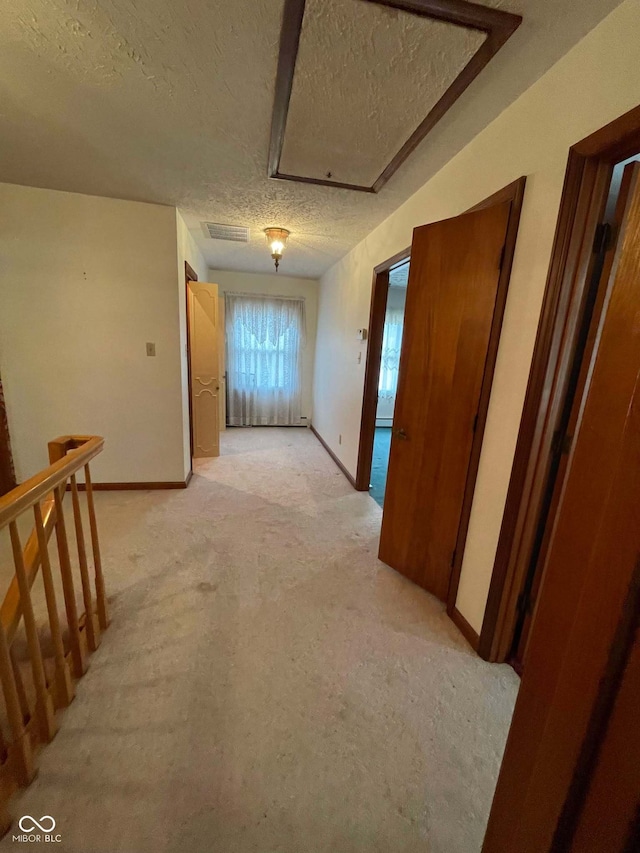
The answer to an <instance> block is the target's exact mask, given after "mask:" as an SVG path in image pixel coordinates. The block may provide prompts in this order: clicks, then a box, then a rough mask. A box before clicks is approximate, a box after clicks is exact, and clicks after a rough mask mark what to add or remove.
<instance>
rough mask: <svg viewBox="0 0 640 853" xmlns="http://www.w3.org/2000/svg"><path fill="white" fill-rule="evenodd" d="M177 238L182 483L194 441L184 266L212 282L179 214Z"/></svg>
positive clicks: (187, 471)
mask: <svg viewBox="0 0 640 853" xmlns="http://www.w3.org/2000/svg"><path fill="white" fill-rule="evenodd" d="M176 236H177V243H178V291H177V299H178V313H179V320H180V381H181V383H182V401H181V405H182V457H183V466H184V470H183V479H184V478H185V477H186V476H187V474H188V473H189V471H190V470H191V441H190V435H189V433H190V425H189V365H188V356H187V293H186V275H185V266H184V262H185V261H187V263H188V264H189V266H190V267H191V268H192V269H193V271H194V272H195V274H196V275H197V276H198V281H209V278H208V276H209V269H208V267H207V262H206V261H205V259H204V257H203V256H202V253H201V251H200V249H199V248H198V246H197V245H196V241H195V240H194V239H193V237H192V236H191V233H190V232H189V229H188V227H187V224H186V222H185V221H184V219H183V218H182V215H181V213H180V211H179V210H176Z"/></svg>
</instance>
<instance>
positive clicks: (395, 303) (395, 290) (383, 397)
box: [369, 259, 409, 506]
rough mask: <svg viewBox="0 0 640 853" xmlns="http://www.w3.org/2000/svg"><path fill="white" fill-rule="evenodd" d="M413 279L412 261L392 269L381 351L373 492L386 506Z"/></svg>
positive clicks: (372, 479) (380, 503) (372, 495)
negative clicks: (410, 273)
mask: <svg viewBox="0 0 640 853" xmlns="http://www.w3.org/2000/svg"><path fill="white" fill-rule="evenodd" d="M408 280H409V260H408V259H407V260H406V261H404V262H402V263H401V264H400V265H399V266H397V267H393V268H392V269H391V270H389V286H388V289H387V304H386V308H385V315H384V328H383V332H382V351H381V354H380V376H379V379H378V403H377V407H376V422H375V433H374V440H373V458H372V462H371V476H370V481H371V482H370V486H369V492H370V494H371V497H372V498H373V499H374V500H375V501H376V503H378V504H379V505H380V506H383V505H384V493H385V487H386V483H387V470H388V468H389V453H390V451H391V432H392V429H393V412H394V409H395V405H396V393H397V391H398V375H399V371H400V351H401V349H402V332H403V328H404V308H405V303H406V299H407V282H408Z"/></svg>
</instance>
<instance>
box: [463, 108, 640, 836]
mask: <svg viewBox="0 0 640 853" xmlns="http://www.w3.org/2000/svg"><path fill="white" fill-rule="evenodd" d="M639 151H640V107H638V108H636V109H635V110H632V111H631V112H630V113H627V114H626V115H623V116H621V117H620V118H619V119H617V120H616V121H614V122H612V123H611V124H610V125H608V126H606V127H604V128H602V129H601V130H600V131H597V132H596V133H595V134H592V135H591V136H589V137H587V138H586V139H584V140H583V141H582V142H580V143H578V144H577V145H575V146H574V147H573V148H572V149H571V150H570V153H569V161H568V165H567V172H566V178H565V185H564V192H563V197H562V203H561V207H560V214H559V219H558V225H557V229H556V238H555V243H554V249H553V254H552V258H551V264H550V270H549V278H548V282H547V288H546V293H545V299H544V305H543V312H542V315H541V319H540V324H539V328H538V336H537V341H536V348H535V351H534V357H533V362H532V366H531V373H530V379H529V387H528V390H527V398H526V400H525V406H524V411H523V415H522V420H521V428H520V435H519V437H518V444H517V448H516V454H515V458H514V465H513V472H512V479H511V484H510V488H509V493H508V496H507V503H506V508H505V515H504V521H503V529H502V532H501V540H500V543H499V546H498V555H497V558H496V565H495V567H494V574H493V579H492V584H491V589H490V593H489V600H488V604H487V611H486V614H485V620H484V625H483V629H482V635H481V638H480V641H481V642H480V647H479V651H480V652H481V653H482V655H483V657H487V658H488V659H490V660H501V661H504V660H509V659H511V660H512V661H513V662H514V663H516V665H517V666H518V668H519V669H520V671H521V672H522V682H521V687H520V691H519V695H518V699H517V703H516V707H515V711H514V717H513V722H512V726H511V730H510V733H509V738H508V741H507V747H506V750H505V754H504V759H503V762H502V767H501V770H500V776H499V779H498V785H497V788H496V793H495V797H494V801H493V807H492V811H491V815H490V818H489V824H488V828H487V834H486V838H485V842H484V846H483V848H482V849H483V851H484V853H502V851H504V850H525V849H526V850H541V851H542V850H544V851H551V850H552V851H587V850H589V851H591V850H593V851H596V850H597V851H600V850H607V851H609V850H611V851H614V850H615V851H627V850H628V851H631V850H638V849H640V820H639V818H638V790H640V773H639V768H640V737H638V735H637V732H638V726H637V722H636V721H637V716H638V707H639V702H640V695H639V694H640V680H639V679H638V672H639V671H640V670H639V666H640V645H639V642H638V638H639V637H640V561H639V559H638V554H639V553H640V335H639V334H638V330H639V325H638V323H639V318H640V158H639V157H638V153H637V152H639Z"/></svg>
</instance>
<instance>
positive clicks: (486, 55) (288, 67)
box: [267, 0, 522, 193]
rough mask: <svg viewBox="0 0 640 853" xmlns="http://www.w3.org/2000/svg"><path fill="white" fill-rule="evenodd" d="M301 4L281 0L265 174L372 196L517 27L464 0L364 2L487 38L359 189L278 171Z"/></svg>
mask: <svg viewBox="0 0 640 853" xmlns="http://www.w3.org/2000/svg"><path fill="white" fill-rule="evenodd" d="M305 2H306V0H285V4H284V11H283V15H282V27H281V30H280V50H279V55H278V68H277V72H276V85H275V97H274V101H273V112H272V117H271V136H270V142H269V158H268V171H267V173H268V176H269V177H270V178H279V179H280V180H283V181H297V182H298V183H303V184H315V185H318V186H325V187H335V188H337V189H347V190H355V191H357V192H365V193H377V192H379V191H380V190H381V189H382V187H383V186H384V185H385V184H386V183H387V181H388V180H389V178H391V176H392V175H393V174H394V173H395V172H396V171H397V170H398V169H399V168H400V166H401V165H402V164H403V163H404V161H405V160H406V159H407V157H409V155H410V154H412V152H413V151H415V149H416V148H417V147H418V145H419V144H420V143H421V142H422V140H423V139H424V138H425V137H426V136H427V134H428V133H429V132H430V131H431V130H433V128H434V127H435V125H436V124H437V123H438V122H439V121H440V119H441V118H442V117H443V116H444V115H445V113H446V112H447V111H448V110H449V109H450V108H451V107H452V106H453V104H454V103H455V102H456V101H457V100H458V98H459V97H460V95H462V93H463V92H464V91H465V89H466V88H467V87H468V86H469V85H470V84H471V83H472V82H473V81H474V80H475V78H476V77H477V76H478V74H480V72H481V71H482V69H483V68H484V67H485V66H486V65H487V64H488V63H489V62H490V61H491V59H492V58H493V57H494V56H495V55H496V53H497V52H498V51H499V50H500V48H501V47H502V46H503V44H504V43H505V42H506V41H507V39H509V38H510V37H511V36H512V35H513V33H514V32H515V31H516V30H517V28H518V27H519V26H520V24H521V23H522V18H521V17H520V15H515V14H512V13H511V12H505V11H504V10H502V9H492V8H489V7H487V6H482V5H480V4H477V3H469V2H466V0H366V2H368V3H377V4H379V5H382V6H390V7H392V8H394V9H399V10H401V11H403V12H408V13H410V14H413V15H418V16H420V17H426V18H433V19H435V20H439V21H446V22H447V23H449V24H455V25H457V26H460V27H467V28H470V29H473V30H479V31H481V32H484V33H486V34H487V37H486V39H485V40H484V42H483V43H482V45H481V46H480V48H479V49H478V50H477V51H476V53H475V54H474V55H473V56H472V57H471V59H470V60H469V62H468V63H467V64H466V65H465V67H464V68H463V69H462V71H461V72H460V73H459V74H458V76H457V77H456V79H455V80H454V81H453V83H452V84H451V85H450V86H449V88H448V89H447V90H446V92H445V93H444V95H443V96H442V97H441V98H440V100H439V101H438V102H437V104H435V106H434V107H433V108H432V109H431V110H430V111H429V113H428V114H427V115H426V116H425V118H424V119H423V120H422V122H421V123H420V124H419V125H418V127H417V128H416V130H415V131H414V132H413V133H412V134H411V136H410V137H409V139H407V140H406V142H405V143H404V144H403V145H402V146H401V148H400V150H399V151H397V152H396V154H395V156H394V157H393V158H392V159H391V161H390V162H389V163H388V164H387V166H386V167H385V168H384V169H383V171H382V172H381V174H380V175H379V176H378V178H377V179H376V180H375V181H374V183H373V184H372V185H371V186H360V185H359V184H349V183H343V182H339V181H333V180H329V179H327V180H324V179H321V178H309V177H304V176H302V175H289V174H285V173H282V172H281V171H280V159H281V156H282V149H283V147H284V137H285V131H286V127H287V116H288V113H289V103H290V101H291V92H292V90H293V78H294V75H295V70H296V60H297V58H298V48H299V46H300V35H301V33H302V23H303V19H304V10H305Z"/></svg>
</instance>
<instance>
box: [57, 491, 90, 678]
mask: <svg viewBox="0 0 640 853" xmlns="http://www.w3.org/2000/svg"><path fill="white" fill-rule="evenodd" d="M64 488H65V486H64V485H62V486H60V487H58V488H57V489H55V490H54V499H55V505H56V544H57V546H58V557H59V559H60V574H61V576H62V591H63V593H64V606H65V610H66V613H67V625H68V628H69V648H70V650H71V662H72V665H73V674H74V675H75V677H76V678H80V677H81V676H82V675H84V673H85V672H86V671H87V665H86V660H85V654H84V649H83V647H82V641H81V638H80V627H79V625H78V608H77V607H76V597H75V591H74V588H73V572H72V571H71V560H70V558H69V543H68V541H67V528H66V525H65V520H64V510H63V508H62V495H63V491H62V490H63V489H64Z"/></svg>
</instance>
